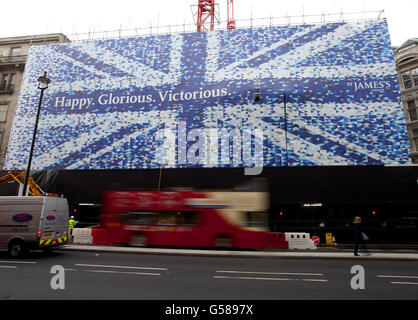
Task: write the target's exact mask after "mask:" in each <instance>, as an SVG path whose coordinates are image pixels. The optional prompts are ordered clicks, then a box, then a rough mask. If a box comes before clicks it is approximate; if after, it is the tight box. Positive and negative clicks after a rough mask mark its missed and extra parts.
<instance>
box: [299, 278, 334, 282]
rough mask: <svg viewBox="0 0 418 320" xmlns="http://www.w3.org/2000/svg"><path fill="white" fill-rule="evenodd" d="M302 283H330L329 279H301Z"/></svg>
mask: <svg viewBox="0 0 418 320" xmlns="http://www.w3.org/2000/svg"><path fill="white" fill-rule="evenodd" d="M301 280H302V281H310V282H328V280H327V279H301Z"/></svg>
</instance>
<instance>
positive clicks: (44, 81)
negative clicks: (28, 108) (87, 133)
mask: <svg viewBox="0 0 418 320" xmlns="http://www.w3.org/2000/svg"><path fill="white" fill-rule="evenodd" d="M50 83H51V80H49V79H48V78H47V77H46V71H45V72H44V75H43V76H41V77H39V78H38V89H40V90H41V96H40V97H39V105H38V111H37V113H36V120H35V128H34V130H33V137H32V145H31V147H30V153H29V161H28V167H27V169H26V177H25V183H24V185H23V195H26V189H27V186H28V179H29V174H30V166H31V164H32V156H33V149H34V146H35V140H36V131H37V130H38V122H39V115H40V113H41V104H42V98H43V96H44V91H45V89H47V88H48V85H49V84H50Z"/></svg>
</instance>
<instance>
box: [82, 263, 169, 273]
mask: <svg viewBox="0 0 418 320" xmlns="http://www.w3.org/2000/svg"><path fill="white" fill-rule="evenodd" d="M75 265H76V266H79V267H94V268H120V269H138V270H160V271H168V269H167V268H156V267H133V266H111V265H105V264H83V263H76V264H75Z"/></svg>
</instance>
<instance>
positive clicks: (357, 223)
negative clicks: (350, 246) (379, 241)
mask: <svg viewBox="0 0 418 320" xmlns="http://www.w3.org/2000/svg"><path fill="white" fill-rule="evenodd" d="M353 225H354V255H355V256H359V254H358V249H359V245H360V244H361V246H362V248H363V249H364V250H365V251H366V253H367V249H366V244H365V243H364V241H365V240H368V238H367V236H366V234H365V233H364V232H363V230H362V227H361V217H358V216H357V217H354V220H353Z"/></svg>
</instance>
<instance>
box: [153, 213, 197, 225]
mask: <svg viewBox="0 0 418 320" xmlns="http://www.w3.org/2000/svg"><path fill="white" fill-rule="evenodd" d="M157 224H160V225H185V226H194V225H197V214H196V212H195V211H160V212H158V217H157Z"/></svg>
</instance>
